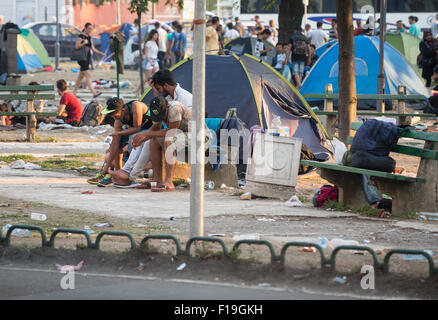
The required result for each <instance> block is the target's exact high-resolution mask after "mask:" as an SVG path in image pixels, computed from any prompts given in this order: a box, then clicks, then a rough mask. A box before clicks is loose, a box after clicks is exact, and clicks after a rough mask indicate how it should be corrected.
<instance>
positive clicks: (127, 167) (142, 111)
mask: <svg viewBox="0 0 438 320" xmlns="http://www.w3.org/2000/svg"><path fill="white" fill-rule="evenodd" d="M147 112H148V107H147V105H146V104H144V103H143V102H140V101H130V102H128V103H124V101H123V100H122V99H120V98H115V97H114V98H110V99H108V101H107V107H106V108H105V109H104V110H103V111H102V114H106V115H109V116H110V117H112V118H113V119H114V132H113V133H112V134H111V135H110V136H111V137H112V143H111V147H110V150H109V156H108V161H107V162H106V164H105V166H104V167H103V169H102V172H101V173H100V174H99V176H98V177H95V178H94V179H95V180H97V181H98V186H101V187H106V186H111V185H113V181H112V177H111V174H113V175H114V174H116V175H117V173H119V170H123V171H127V172H130V171H131V168H132V167H133V166H134V165H135V163H136V162H137V159H138V156H139V153H140V151H139V150H137V152H131V154H130V156H129V159H128V161H126V162H125V164H124V166H123V167H122V155H123V148H124V147H125V146H126V145H128V151H132V148H130V142H131V141H132V139H133V138H134V136H135V135H136V134H138V133H139V132H141V131H145V130H148V129H149V128H150V127H151V126H152V122H151V120H150V118H149V116H148V115H147ZM113 162H115V171H113V170H110V165H111V163H113ZM88 182H89V183H92V182H90V181H88ZM93 182H94V181H93Z"/></svg>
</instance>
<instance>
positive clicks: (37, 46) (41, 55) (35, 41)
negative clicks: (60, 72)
mask: <svg viewBox="0 0 438 320" xmlns="http://www.w3.org/2000/svg"><path fill="white" fill-rule="evenodd" d="M20 30H21V36H23V37H24V39H25V40H26V41H27V42H29V44H30V45H31V46H32V48H33V49H34V50H35V53H36V54H37V56H38V59H40V62H41V64H42V65H43V66H44V67H52V63H51V62H50V58H49V54H48V53H47V50H46V48H45V47H44V45H43V44H42V42H41V41H40V39H39V38H38V37H37V36H36V35H35V34H34V33H33V32H32V30H30V29H20Z"/></svg>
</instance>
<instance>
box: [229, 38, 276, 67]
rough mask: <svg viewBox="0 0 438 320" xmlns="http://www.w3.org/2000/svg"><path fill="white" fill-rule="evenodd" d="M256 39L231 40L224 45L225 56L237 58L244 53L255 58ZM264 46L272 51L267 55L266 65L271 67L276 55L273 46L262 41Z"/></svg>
mask: <svg viewBox="0 0 438 320" xmlns="http://www.w3.org/2000/svg"><path fill="white" fill-rule="evenodd" d="M256 42H257V38H256V37H237V38H235V39H232V40H231V41H230V42H228V43H227V44H225V51H226V54H232V53H234V54H236V55H238V56H240V55H243V54H245V53H247V54H250V55H253V56H255V52H256ZM263 42H264V43H265V46H267V47H271V48H272V50H271V51H269V52H268V53H267V56H266V63H267V64H269V65H271V64H272V59H274V57H275V55H276V51H275V45H274V44H273V43H271V42H269V41H267V40H263Z"/></svg>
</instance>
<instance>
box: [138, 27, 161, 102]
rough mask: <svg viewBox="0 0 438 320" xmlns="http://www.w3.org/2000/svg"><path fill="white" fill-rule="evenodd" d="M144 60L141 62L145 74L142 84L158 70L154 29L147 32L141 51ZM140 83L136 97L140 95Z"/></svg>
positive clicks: (156, 37)
mask: <svg viewBox="0 0 438 320" xmlns="http://www.w3.org/2000/svg"><path fill="white" fill-rule="evenodd" d="M143 53H144V60H143V70H144V73H145V79H144V83H146V82H148V81H149V79H150V78H151V76H152V74H153V73H155V72H157V71H158V69H159V65H158V31H157V30H156V29H154V30H151V32H149V34H148V37H147V39H146V43H145V45H144V49H143ZM140 90H141V83H140V84H139V86H138V88H137V90H136V91H135V93H136V95H140V94H141V92H140Z"/></svg>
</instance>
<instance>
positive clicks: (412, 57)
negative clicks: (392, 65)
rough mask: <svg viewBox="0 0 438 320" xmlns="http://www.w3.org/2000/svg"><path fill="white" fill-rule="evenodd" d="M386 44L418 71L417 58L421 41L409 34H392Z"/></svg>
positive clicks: (387, 37) (387, 36)
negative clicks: (398, 52)
mask: <svg viewBox="0 0 438 320" xmlns="http://www.w3.org/2000/svg"><path fill="white" fill-rule="evenodd" d="M386 42H388V43H389V44H390V45H392V46H393V47H394V48H396V49H397V50H398V51H400V53H401V54H402V55H403V56H404V57H405V58H406V60H408V62H409V63H410V64H411V65H412V66H413V67H414V68H416V69H417V70H418V67H417V56H418V55H419V53H420V42H421V39H420V38H418V37H416V36H414V35H412V34H410V33H407V32H390V33H388V34H387V35H386Z"/></svg>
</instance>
